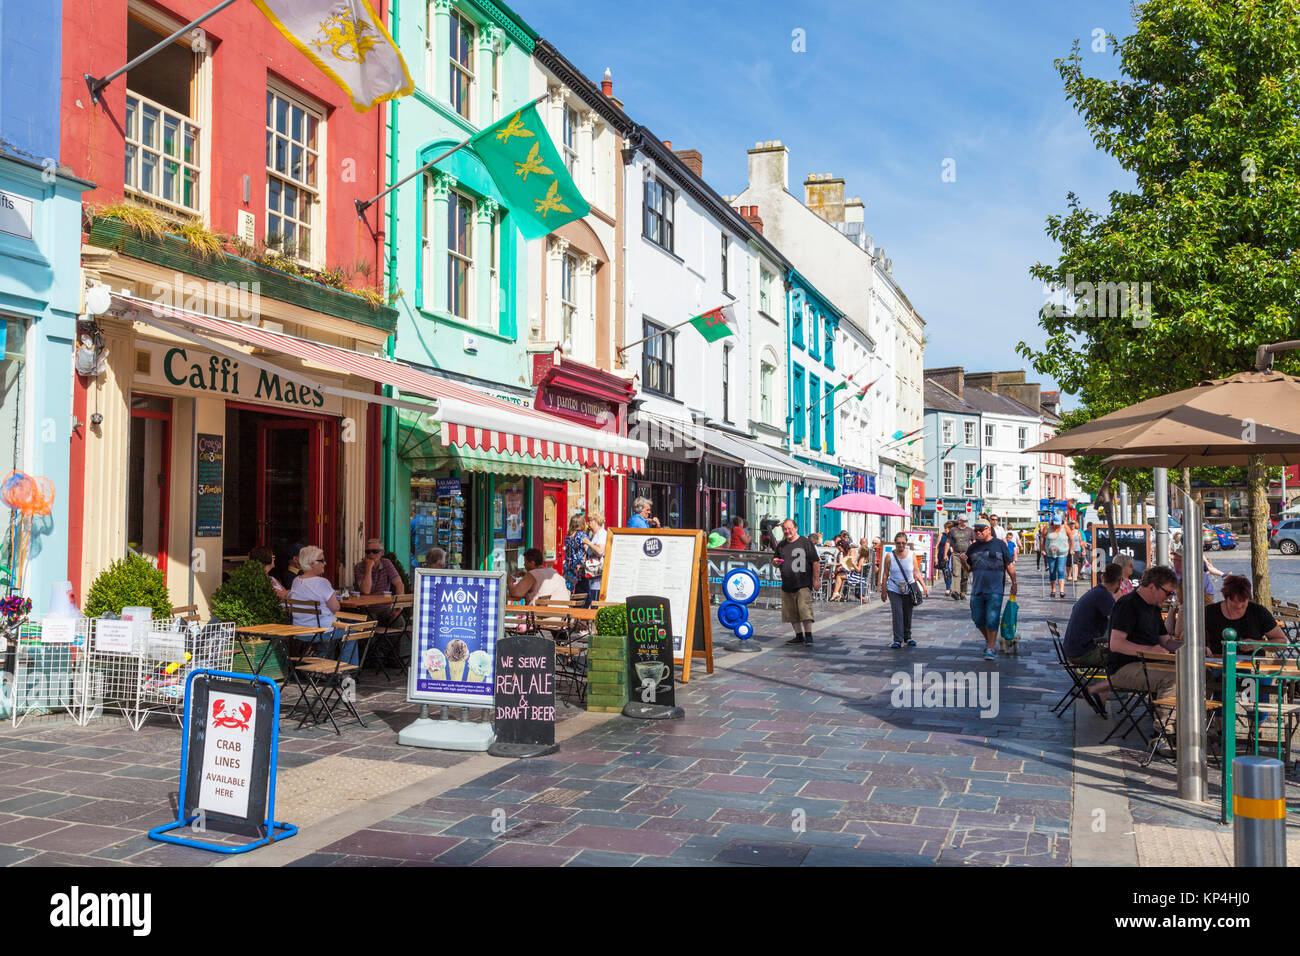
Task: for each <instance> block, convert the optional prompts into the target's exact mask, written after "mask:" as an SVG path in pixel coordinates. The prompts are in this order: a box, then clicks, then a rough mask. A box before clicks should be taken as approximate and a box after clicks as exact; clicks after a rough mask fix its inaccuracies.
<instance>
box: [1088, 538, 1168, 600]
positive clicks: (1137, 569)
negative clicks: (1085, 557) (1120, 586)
mask: <svg viewBox="0 0 1300 956" xmlns="http://www.w3.org/2000/svg"><path fill="white" fill-rule="evenodd" d="M1088 529H1089V531H1091V532H1092V583H1093V584H1094V585H1095V584H1096V583H1097V581H1098V580H1099V579H1100V577H1101V572H1102V571H1104V570H1105V568H1106V565H1107V564H1109V563H1110V562H1111V561H1113V560H1115V555H1117V554H1127V555H1128V556H1129V557H1130V558H1132V559H1133V576H1134V577H1135V578H1140V577H1142V573H1143V572H1144V571H1146V569H1147V565H1148V564H1149V563H1150V562H1151V560H1152V554H1153V553H1154V539H1155V529H1154V528H1152V527H1151V526H1150V525H1145V524H1137V525H1131V524H1117V525H1115V531H1114V537H1113V538H1112V537H1111V529H1110V527H1108V526H1107V525H1104V524H1090V525H1089V526H1088Z"/></svg>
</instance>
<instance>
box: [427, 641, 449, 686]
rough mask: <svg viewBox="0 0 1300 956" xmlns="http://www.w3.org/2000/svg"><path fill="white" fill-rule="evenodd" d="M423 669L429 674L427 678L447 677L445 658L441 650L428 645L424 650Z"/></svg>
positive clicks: (443, 678) (438, 678)
mask: <svg viewBox="0 0 1300 956" xmlns="http://www.w3.org/2000/svg"><path fill="white" fill-rule="evenodd" d="M424 670H425V673H427V674H428V675H429V680H446V679H447V658H446V657H444V656H443V653H442V651H440V650H438V649H437V648H436V647H430V648H429V649H428V650H426V651H425V652H424Z"/></svg>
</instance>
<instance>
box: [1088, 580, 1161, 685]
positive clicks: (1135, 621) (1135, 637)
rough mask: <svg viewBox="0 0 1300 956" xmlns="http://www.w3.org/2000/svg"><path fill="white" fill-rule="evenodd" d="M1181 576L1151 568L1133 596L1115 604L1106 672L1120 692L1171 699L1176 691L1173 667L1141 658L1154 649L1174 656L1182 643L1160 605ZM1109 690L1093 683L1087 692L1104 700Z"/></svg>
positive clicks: (1111, 620) (1111, 619) (1125, 596)
mask: <svg viewBox="0 0 1300 956" xmlns="http://www.w3.org/2000/svg"><path fill="white" fill-rule="evenodd" d="M1177 585H1178V576H1177V575H1176V574H1174V570H1173V568H1167V567H1165V566H1163V565H1159V564H1156V565H1152V566H1151V567H1149V568H1147V569H1146V571H1145V573H1143V575H1142V582H1141V584H1139V585H1138V587H1137V589H1136V590H1135V591H1134V592H1133V593H1132V594H1126V595H1124V596H1123V597H1122V598H1120V599H1119V600H1118V601H1116V602H1115V609H1114V610H1113V611H1111V613H1110V654H1109V655H1107V659H1106V672H1107V673H1108V674H1109V675H1110V683H1111V686H1113V687H1118V688H1120V689H1121V690H1149V691H1150V692H1151V696H1152V697H1153V698H1160V697H1169V696H1171V695H1172V694H1173V692H1174V668H1173V667H1172V665H1169V664H1163V663H1153V662H1151V661H1147V662H1146V663H1145V667H1144V664H1143V661H1142V659H1141V657H1139V656H1138V655H1140V654H1142V653H1144V652H1147V651H1153V650H1164V651H1169V652H1170V653H1172V652H1173V651H1175V650H1177V649H1178V646H1179V643H1178V641H1177V640H1175V639H1174V638H1173V637H1172V636H1171V635H1170V634H1169V631H1168V630H1166V628H1165V619H1164V618H1163V617H1162V616H1161V613H1160V605H1161V604H1162V603H1163V602H1164V601H1165V600H1166V599H1167V598H1171V597H1173V596H1174V594H1175V592H1176V591H1177V589H1178V588H1177ZM1108 691H1109V688H1108V687H1107V686H1106V684H1105V683H1104V682H1102V683H1098V684H1093V685H1092V686H1090V687H1089V688H1088V692H1089V693H1091V694H1092V695H1093V696H1094V697H1097V698H1098V699H1100V700H1103V701H1104V700H1105V695H1106V694H1107V692H1108Z"/></svg>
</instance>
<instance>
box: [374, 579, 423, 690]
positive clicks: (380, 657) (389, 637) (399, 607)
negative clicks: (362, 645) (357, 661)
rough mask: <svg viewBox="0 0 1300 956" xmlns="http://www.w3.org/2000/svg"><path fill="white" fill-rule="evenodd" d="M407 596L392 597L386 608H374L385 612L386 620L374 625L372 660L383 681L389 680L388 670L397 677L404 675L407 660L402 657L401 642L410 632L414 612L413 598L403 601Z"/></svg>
mask: <svg viewBox="0 0 1300 956" xmlns="http://www.w3.org/2000/svg"><path fill="white" fill-rule="evenodd" d="M404 597H407V595H394V597H393V601H392V603H391V604H389V605H388V607H387V608H375V610H376V611H377V612H387V613H385V614H384V615H383V616H384V617H385V618H387V620H382V619H381V620H379V621H377V622H376V623H377V624H378V627H376V628H375V636H374V639H373V641H372V643H373V644H374V655H373V659H374V662H375V666H376V668H377V669H378V670H380V671H383V674H384V680H390V679H391V678H390V677H389V676H388V668H389V667H392V668H394V669H395V670H396V671H397V672H398V675H399V676H405V675H406V669H407V668H406V662H407V658H404V657H403V656H402V641H403V639H404V638H405V637H406V635H407V634H408V633H410V630H411V615H412V612H413V611H414V597H413V596H412V597H410V598H409V599H408V600H406V601H403V600H402V598H404Z"/></svg>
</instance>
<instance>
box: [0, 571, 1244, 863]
mask: <svg viewBox="0 0 1300 956" xmlns="http://www.w3.org/2000/svg"><path fill="white" fill-rule="evenodd" d="M938 590H939V591H940V592H941V591H942V586H940V588H939V589H938ZM1045 590H1046V589H1045V588H1044V587H1043V586H1042V585H1041V583H1039V582H1038V580H1037V576H1036V575H1033V574H1029V575H1026V581H1025V583H1024V585H1022V595H1021V602H1020V603H1021V608H1022V609H1021V617H1020V620H1021V633H1022V635H1023V636H1024V640H1023V648H1022V653H1021V655H1020V656H1018V657H1000V658H999V659H998V660H997V661H996V662H987V661H984V660H983V659H982V658H981V650H982V641H981V640H979V639H978V638H977V637H976V636H975V632H974V629H973V627H972V625H971V623H970V621H969V617H968V609H967V607H966V605H965V604H962V603H957V602H953V601H951V600H948V599H945V598H944V597H943V596H942V594H941V593H940V594H938V595H936V596H935V597H933V598H932V599H931V600H929V601H927V602H926V603H925V604H924V605H923V606H922V607H921V608H920V609H918V611H917V613H916V618H915V625H914V636H915V638H916V640H917V641H918V643H919V645H920V646H918V647H916V648H911V649H905V650H900V651H894V650H890V649H889V648H888V646H887V644H888V641H889V614H888V610H887V609H886V608H885V607H884V606H882V605H880V604H879V602H878V601H876V602H872V603H870V604H868V605H865V606H864V605H846V604H834V605H825V604H822V605H818V606H817V613H818V617H819V621H818V624H817V628H816V632H815V633H816V635H817V640H816V644H815V646H814V647H813V648H812V649H805V648H798V647H786V646H785V645H784V641H785V639H786V637H787V634H786V632H785V631H784V630H783V627H782V625H780V624H779V623H777V621H776V615H775V613H774V612H769V611H758V612H755V613H754V614H753V619H754V620H755V623H756V625H757V628H758V639H759V641H760V642H761V643H762V644H763V646H764V650H763V652H762V653H761V654H736V653H726V652H724V651H722V650H721V646H722V645H724V644H725V643H727V640H728V639H729V634H727V633H725V632H724V633H722V634H720V635H719V636H718V645H719V649H718V666H717V669H716V671H715V673H714V674H713V675H711V676H706V675H705V674H704V671H703V668H700V669H699V670H698V672H697V673H698V677H697V678H696V679H694V680H692V681H691V682H690V683H689V684H687V685H684V686H683V685H679V695H678V702H679V703H680V704H681V705H682V706H683V707H684V708H685V710H686V714H687V716H686V718H685V719H684V720H680V721H659V722H655V721H635V720H631V719H628V718H624V717H621V716H617V715H600V714H585V713H580V712H577V711H576V710H574V709H572V708H562V709H561V723H560V725H559V727H558V728H557V734H558V736H559V738H560V739H561V741H562V747H561V750H560V751H559V752H558V753H556V754H553V755H551V756H550V757H547V758H542V759H535V760H500V759H497V758H493V757H489V756H487V755H472V754H465V753H453V752H443V751H426V750H414V749H411V748H405V747H398V746H397V744H396V731H397V730H398V729H400V728H401V727H402V726H404V725H405V724H406V723H408V722H409V721H410V720H411V719H412V718H413V717H414V716H415V708H414V706H413V705H410V704H407V703H406V702H405V701H404V689H403V688H399V687H397V686H396V685H393V686H389V687H385V686H384V685H383V684H382V683H381V684H380V685H379V687H378V688H370V687H368V685H367V684H363V685H362V687H361V688H360V694H361V708H362V711H363V714H365V716H366V722H367V724H368V727H367V728H366V729H361V728H359V727H357V726H355V725H351V726H347V727H345V728H344V732H343V735H342V736H341V737H338V736H335V735H334V734H333V733H332V732H330V731H322V730H305V731H294V730H292V729H290V728H289V727H288V725H287V724H286V725H284V726H283V731H282V734H283V736H282V743H281V758H280V763H281V768H282V770H281V774H280V786H279V789H280V795H281V797H280V807H279V809H278V811H277V817H278V818H279V819H282V820H288V821H290V822H293V823H297V824H298V825H300V827H301V828H302V829H301V832H300V834H299V835H298V836H296V837H294V838H293V839H291V840H287V841H284V842H282V843H279V844H277V845H275V846H271V847H266V848H263V849H261V850H258V851H256V852H255V853H252V854H248V855H247V856H243V857H234V858H224V857H218V856H217V855H216V854H211V853H204V852H202V851H199V850H193V849H189V848H184V847H175V846H167V845H163V844H158V843H154V842H152V841H149V840H148V839H147V837H146V836H145V831H146V830H148V828H149V827H152V826H156V825H159V824H162V823H165V822H168V821H169V820H171V819H174V810H173V809H172V807H174V804H175V799H176V796H175V795H176V790H177V774H178V767H179V734H178V732H177V728H176V725H175V723H174V722H169V721H167V720H165V719H162V718H153V719H151V720H150V721H149V722H148V723H146V725H145V726H144V727H143V728H142V729H141V730H140V731H139V732H133V731H131V730H130V729H129V728H128V727H126V726H125V725H124V724H122V723H121V722H120V721H114V720H113V719H111V718H104V719H100V720H97V721H95V722H93V723H91V724H90V725H89V726H87V727H84V728H83V727H76V726H75V725H71V724H68V723H63V722H59V721H56V720H54V719H45V720H37V719H29V720H27V721H25V722H24V723H23V724H21V725H20V726H19V727H18V728H16V729H15V728H12V727H11V726H10V725H9V724H8V722H5V724H4V725H3V727H0V863H5V864H18V865H28V866H30V865H60V864H62V865H89V866H101V865H118V864H123V863H124V864H142V865H196V866H206V865H213V864H218V865H222V866H232V865H284V864H289V865H407V866H409V865H429V864H433V865H466V864H473V865H517V864H538V865H561V864H564V865H636V866H664V865H667V866H675V865H709V866H726V865H804V866H826V865H864V864H865V865H905V866H929V865H944V866H963V865H1031V866H1043V865H1045V866H1064V865H1069V864H1070V863H1072V862H1073V863H1076V864H1082V865H1089V864H1107V863H1110V864H1125V863H1127V864H1129V865H1132V864H1134V863H1137V862H1139V861H1141V862H1147V861H1151V862H1156V861H1160V862H1170V861H1173V862H1177V861H1178V860H1188V861H1190V860H1192V859H1206V858H1208V857H1207V854H1209V853H1210V850H1208V849H1206V848H1207V847H1208V846H1209V843H1206V842H1205V841H1206V840H1208V841H1210V842H1211V843H1214V844H1215V848H1214V850H1213V852H1215V853H1218V854H1220V857H1221V855H1222V852H1223V851H1222V845H1221V840H1220V836H1221V835H1222V834H1221V831H1220V828H1218V827H1217V822H1216V821H1217V810H1216V808H1215V807H1214V806H1209V805H1207V806H1206V807H1201V808H1188V807H1187V806H1186V805H1183V804H1181V803H1180V801H1177V800H1176V798H1174V797H1173V793H1172V790H1173V783H1172V780H1173V778H1172V770H1171V769H1170V768H1169V766H1168V764H1162V763H1160V762H1157V763H1156V764H1154V765H1153V766H1152V767H1151V768H1148V769H1146V770H1144V769H1142V768H1140V767H1139V766H1138V765H1137V756H1138V754H1137V752H1136V751H1135V750H1131V749H1128V748H1126V747H1124V746H1119V747H1114V746H1108V747H1105V748H1099V747H1096V746H1094V745H1093V743H1092V741H1093V740H1094V739H1099V736H1098V728H1100V731H1101V732H1104V730H1105V728H1106V725H1105V724H1103V722H1102V721H1101V720H1100V719H1098V718H1095V717H1091V716H1089V715H1087V714H1086V713H1083V714H1081V715H1080V716H1079V717H1078V718H1077V719H1078V723H1079V730H1078V732H1079V739H1080V744H1081V746H1080V750H1079V755H1078V757H1077V760H1076V753H1075V748H1074V744H1075V734H1076V728H1075V720H1072V719H1071V718H1070V717H1069V715H1067V716H1066V717H1065V718H1056V717H1054V716H1052V714H1051V707H1052V705H1053V704H1054V703H1055V702H1056V701H1057V700H1058V699H1059V697H1060V695H1061V694H1062V693H1063V692H1064V690H1065V688H1066V686H1068V684H1067V681H1066V679H1065V678H1064V676H1063V675H1062V674H1060V673H1059V669H1058V668H1057V666H1056V664H1055V658H1054V655H1053V652H1052V649H1051V645H1050V643H1048V642H1047V639H1046V632H1045V629H1044V627H1043V625H1042V620H1043V619H1044V618H1045V617H1049V616H1051V617H1053V618H1055V619H1057V620H1058V621H1061V622H1063V621H1064V620H1065V618H1066V617H1067V616H1068V610H1069V603H1068V602H1062V601H1052V600H1049V599H1047V598H1045V597H1044V596H1043V595H1044V594H1045ZM917 665H920V667H921V668H922V670H921V671H920V673H919V676H921V677H922V684H921V685H920V687H921V690H918V691H917V692H916V693H915V694H913V693H910V692H909V693H907V694H905V695H904V694H902V693H901V691H900V692H897V693H896V688H897V683H898V682H896V681H892V680H891V678H893V677H894V675H895V674H899V675H900V678H899V680H900V681H901V675H906V676H907V677H909V678H915V677H917V676H918V672H917V671H916V670H915V668H916V666H917ZM930 671H937V672H939V673H940V674H945V675H946V674H949V673H953V674H960V675H969V679H970V681H971V682H972V683H973V685H974V686H975V687H979V688H982V689H983V690H984V691H986V692H987V691H991V690H992V689H993V686H994V685H993V683H992V681H993V679H994V677H995V676H996V679H997V684H996V695H995V696H994V697H993V698H992V699H991V700H990V699H988V698H986V699H985V700H984V702H983V703H985V704H986V705H988V706H985V707H984V708H983V713H984V714H985V716H981V707H980V706H979V705H980V701H978V700H971V699H964V700H960V701H954V700H948V701H946V702H945V701H942V700H937V699H935V698H934V696H933V694H932V695H931V696H929V697H927V696H926V693H924V692H923V691H924V689H925V688H926V686H927V685H926V684H925V682H924V674H925V673H926V672H930ZM981 682H982V683H981ZM966 686H967V685H966V684H964V683H963V684H962V685H961V688H962V689H963V691H964V690H965V688H966ZM930 690H931V691H933V687H931V688H930ZM936 693H937V692H936ZM972 696H974V695H972ZM896 704H902V705H903V706H895V705H896ZM932 704H939V706H928V705H932ZM994 704H995V705H996V706H993V705H994ZM1092 724H1095V725H1097V727H1092V726H1091V725H1092ZM1099 802H1100V804H1102V805H1104V808H1107V809H1108V812H1107V817H1108V825H1107V827H1106V828H1105V829H1104V830H1103V831H1102V832H1100V833H1097V832H1094V830H1093V829H1092V827H1091V825H1090V824H1091V822H1092V820H1093V819H1094V818H1095V814H1094V813H1093V811H1094V810H1095V809H1096V807H1097V805H1098V804H1099ZM1171 831H1172V834H1171ZM1187 833H1192V834H1197V833H1199V834H1200V836H1193V837H1186V836H1185V834H1187ZM1072 836H1073V839H1072ZM1175 837H1176V838H1175ZM1180 840H1181V841H1183V843H1186V842H1187V841H1188V840H1192V841H1193V842H1194V843H1195V846H1194V848H1193V849H1191V850H1187V851H1186V852H1185V853H1184V855H1183V856H1182V857H1180V856H1178V853H1179V852H1182V851H1180V850H1179V849H1178V846H1179V841H1180ZM1197 841H1199V842H1197ZM1171 847H1172V849H1171ZM1220 857H1214V859H1216V860H1217V859H1219V858H1220Z"/></svg>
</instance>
